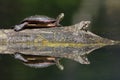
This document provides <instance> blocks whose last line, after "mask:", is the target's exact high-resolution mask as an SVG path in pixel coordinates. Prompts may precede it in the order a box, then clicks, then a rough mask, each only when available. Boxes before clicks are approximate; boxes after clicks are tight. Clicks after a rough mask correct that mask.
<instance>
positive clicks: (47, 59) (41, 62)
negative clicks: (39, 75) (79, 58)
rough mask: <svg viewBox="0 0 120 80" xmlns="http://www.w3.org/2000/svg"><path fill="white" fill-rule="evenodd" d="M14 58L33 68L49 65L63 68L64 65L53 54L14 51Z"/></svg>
mask: <svg viewBox="0 0 120 80" xmlns="http://www.w3.org/2000/svg"><path fill="white" fill-rule="evenodd" d="M14 57H15V59H19V60H21V61H22V62H23V63H24V64H25V65H26V66H29V67H34V68H45V67H48V66H51V65H55V64H56V66H57V67H58V68H59V69H60V70H63V69H64V67H63V66H62V65H61V64H60V62H59V60H60V58H59V57H53V56H39V55H24V54H21V53H15V55H14Z"/></svg>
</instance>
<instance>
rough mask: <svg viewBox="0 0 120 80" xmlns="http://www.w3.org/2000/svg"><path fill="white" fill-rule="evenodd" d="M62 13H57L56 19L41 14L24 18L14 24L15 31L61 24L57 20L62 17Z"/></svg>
mask: <svg viewBox="0 0 120 80" xmlns="http://www.w3.org/2000/svg"><path fill="white" fill-rule="evenodd" d="M63 17H64V13H61V14H60V15H58V17H57V18H56V19H54V18H50V17H47V16H43V15H35V16H30V17H28V18H25V19H24V20H23V21H22V22H21V23H20V24H19V25H15V26H14V30H15V31H20V30H22V29H24V28H28V29H29V28H50V27H59V26H61V25H60V24H59V22H60V21H61V20H62V19H63Z"/></svg>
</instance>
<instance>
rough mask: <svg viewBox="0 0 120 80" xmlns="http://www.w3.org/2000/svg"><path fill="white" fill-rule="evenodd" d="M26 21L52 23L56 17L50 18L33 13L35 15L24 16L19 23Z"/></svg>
mask: <svg viewBox="0 0 120 80" xmlns="http://www.w3.org/2000/svg"><path fill="white" fill-rule="evenodd" d="M24 22H28V23H35V24H39V23H54V22H56V19H54V18H50V17H47V16H44V15H35V16H30V17H28V18H25V19H24V20H23V21H22V22H21V23H24Z"/></svg>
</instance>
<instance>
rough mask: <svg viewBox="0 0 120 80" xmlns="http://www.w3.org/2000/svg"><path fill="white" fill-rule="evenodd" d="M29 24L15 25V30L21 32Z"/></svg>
mask: <svg viewBox="0 0 120 80" xmlns="http://www.w3.org/2000/svg"><path fill="white" fill-rule="evenodd" d="M27 24H28V23H27V22H24V23H22V24H19V25H15V27H14V30H15V31H20V30H22V29H23V28H24V27H25V26H26V25H27Z"/></svg>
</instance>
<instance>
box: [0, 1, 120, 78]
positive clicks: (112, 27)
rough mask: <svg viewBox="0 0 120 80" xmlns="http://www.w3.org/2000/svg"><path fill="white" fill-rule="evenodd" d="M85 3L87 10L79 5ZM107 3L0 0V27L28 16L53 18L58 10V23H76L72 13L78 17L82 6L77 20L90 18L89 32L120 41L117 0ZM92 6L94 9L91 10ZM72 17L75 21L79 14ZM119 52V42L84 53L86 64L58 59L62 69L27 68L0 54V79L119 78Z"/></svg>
mask: <svg viewBox="0 0 120 80" xmlns="http://www.w3.org/2000/svg"><path fill="white" fill-rule="evenodd" d="M84 1H86V2H84ZM92 1H93V2H94V4H92V3H93V2H92ZM97 1H98V2H97ZM85 3H86V5H90V6H87V7H86V8H87V9H86V8H83V7H84V6H83V5H84V4H85ZM111 3H112V2H111V0H106V1H104V0H96V1H95V0H91V1H89V0H65V1H64V0H57V1H56V0H51V1H49V0H11V1H9V0H1V1H0V28H11V26H14V25H16V24H18V23H19V22H20V21H21V20H22V19H23V18H25V17H28V16H31V15H35V14H42V15H43V14H44V15H48V16H51V17H56V16H57V15H58V14H59V13H61V12H64V13H65V18H64V19H63V21H62V23H61V24H63V25H71V24H73V23H72V22H74V23H77V21H76V22H75V20H74V18H73V16H74V15H75V14H79V12H80V16H81V12H82V11H83V12H84V9H85V10H86V11H85V13H84V16H85V17H84V18H83V17H80V20H82V19H83V20H84V19H85V20H91V21H92V24H91V27H90V30H91V31H92V32H94V33H96V34H98V35H100V36H102V37H106V38H109V39H114V40H120V36H119V34H120V31H119V30H120V27H119V26H120V15H119V14H120V9H119V7H120V6H119V4H120V1H118V2H117V1H116V2H114V3H113V4H111ZM95 4H98V5H95ZM116 5H117V6H116ZM98 6H99V7H98ZM89 7H90V9H89ZM96 7H98V8H97V10H96V9H94V8H96ZM91 9H92V10H91ZM93 12H96V13H93ZM88 14H89V16H90V17H88ZM86 16H87V17H86ZM76 19H77V20H78V21H79V17H78V18H76ZM119 53H120V46H119V45H116V46H107V47H103V48H101V49H98V50H95V51H93V52H92V53H90V54H89V55H88V59H89V60H90V62H91V64H89V65H83V64H79V63H77V62H74V61H72V60H68V59H62V60H61V62H62V64H63V65H64V67H65V69H64V70H63V71H60V70H59V69H58V68H57V67H56V66H51V67H48V68H44V69H38V68H37V69H35V68H30V67H27V66H25V65H23V64H22V63H21V62H20V61H18V60H15V59H14V58H13V56H11V55H0V80H33V79H34V80H119V79H120V62H119V61H120V58H119V56H120V54H119Z"/></svg>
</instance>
